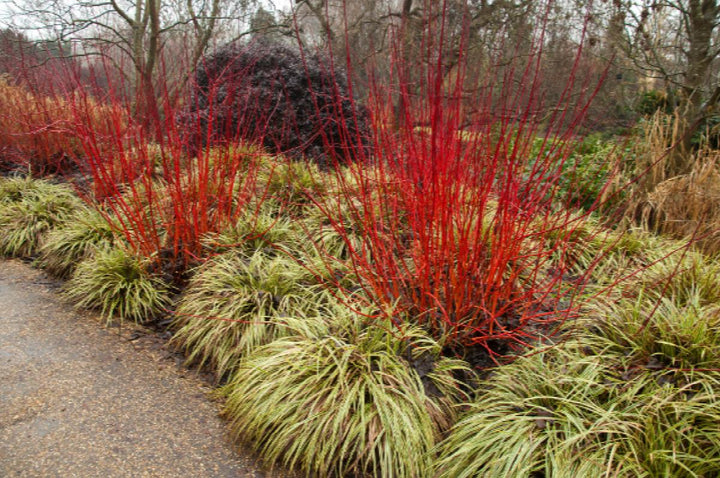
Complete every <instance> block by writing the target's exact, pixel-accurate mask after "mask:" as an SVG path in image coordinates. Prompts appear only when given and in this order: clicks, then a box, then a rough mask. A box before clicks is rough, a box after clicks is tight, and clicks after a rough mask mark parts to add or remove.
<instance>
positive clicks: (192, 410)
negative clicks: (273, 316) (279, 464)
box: [0, 260, 285, 478]
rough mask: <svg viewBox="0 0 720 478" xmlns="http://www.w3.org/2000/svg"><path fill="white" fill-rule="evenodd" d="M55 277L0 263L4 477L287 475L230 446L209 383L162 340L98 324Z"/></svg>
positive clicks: (0, 463) (0, 461) (0, 468)
mask: <svg viewBox="0 0 720 478" xmlns="http://www.w3.org/2000/svg"><path fill="white" fill-rule="evenodd" d="M59 285H60V284H59V283H58V282H56V281H54V280H52V279H51V278H49V277H47V276H46V275H45V274H44V273H43V272H41V271H38V270H34V269H32V268H31V267H30V266H28V265H27V264H24V263H22V262H20V261H6V260H3V261H0V476H3V477H20V476H22V477H51V476H58V477H72V476H78V477H83V478H85V477H87V478H90V477H109V476H110V477H185V476H187V477H257V478H265V477H267V478H270V477H279V476H285V474H283V473H282V472H280V473H270V472H269V471H266V470H263V469H262V468H261V465H260V463H259V462H258V461H257V459H256V458H255V457H254V456H253V455H252V454H251V453H249V452H248V451H247V450H243V449H240V450H238V448H237V447H235V446H234V445H232V444H231V443H230V441H229V438H228V434H227V429H226V424H225V423H224V422H223V421H222V420H221V419H220V418H219V417H218V410H219V404H218V403H216V402H213V401H212V400H211V399H210V398H208V393H209V392H210V391H211V387H210V385H209V384H208V382H207V381H203V380H201V378H200V377H198V376H197V375H196V374H195V373H194V372H191V371H189V370H187V369H185V368H184V367H183V366H182V365H181V363H182V357H179V356H177V355H176V354H174V353H173V352H171V351H169V350H168V349H167V348H166V346H165V340H164V338H163V337H161V336H159V335H158V334H156V333H153V332H152V331H149V330H147V329H144V328H141V327H139V326H135V325H127V324H126V325H124V326H123V327H121V328H105V327H103V326H102V325H101V323H100V320H99V318H98V317H95V316H93V315H91V314H84V313H78V312H76V311H73V310H72V308H71V307H70V306H68V305H66V304H63V303H62V302H60V300H59V298H58V295H57V289H58V288H59Z"/></svg>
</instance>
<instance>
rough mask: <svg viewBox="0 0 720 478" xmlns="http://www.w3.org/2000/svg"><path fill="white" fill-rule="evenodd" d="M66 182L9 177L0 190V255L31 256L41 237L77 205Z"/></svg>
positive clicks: (76, 200)
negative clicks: (58, 182) (54, 182)
mask: <svg viewBox="0 0 720 478" xmlns="http://www.w3.org/2000/svg"><path fill="white" fill-rule="evenodd" d="M80 204H81V203H80V200H79V199H78V198H77V197H76V196H75V195H74V194H73V193H72V191H71V189H70V188H69V187H68V186H65V185H58V184H53V183H50V182H47V181H43V180H28V179H24V180H23V179H12V180H6V181H3V186H2V189H0V230H2V231H3V233H2V235H0V254H2V255H4V256H11V257H13V256H14V257H31V256H33V255H34V254H35V253H36V252H37V250H38V248H39V247H40V244H41V243H42V241H43V239H44V236H45V235H46V234H47V233H48V232H49V231H50V230H52V229H53V228H54V227H56V226H58V225H59V224H61V223H63V222H64V221H66V220H67V219H68V217H69V216H70V214H71V213H72V212H73V211H74V210H76V209H77V208H78V207H80Z"/></svg>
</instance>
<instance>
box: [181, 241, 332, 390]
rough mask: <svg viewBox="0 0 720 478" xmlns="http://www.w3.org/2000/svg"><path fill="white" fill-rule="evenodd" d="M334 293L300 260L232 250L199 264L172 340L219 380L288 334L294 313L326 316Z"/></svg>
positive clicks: (189, 357)
mask: <svg viewBox="0 0 720 478" xmlns="http://www.w3.org/2000/svg"><path fill="white" fill-rule="evenodd" d="M332 299H333V297H332V296H331V295H330V294H329V293H328V292H327V291H326V290H325V289H324V288H322V287H320V286H319V285H318V284H317V281H316V280H315V277H314V276H313V275H312V274H311V273H310V272H309V271H308V270H307V269H306V268H304V267H303V266H301V265H300V264H298V263H297V262H296V261H294V260H292V259H290V258H288V257H287V256H284V255H277V254H274V253H270V254H268V252H266V251H265V250H264V249H257V250H255V251H252V252H250V253H243V252H242V250H230V251H229V252H226V253H224V254H222V255H220V256H217V257H215V258H213V259H211V260H209V261H208V262H206V263H205V264H204V265H203V266H201V267H200V268H199V269H198V270H197V271H196V272H195V274H194V276H193V278H192V279H191V280H190V283H189V284H188V287H187V289H186V291H185V293H184V295H183V297H182V299H181V300H180V303H179V305H178V308H177V310H176V312H175V320H174V323H173V326H174V327H175V328H176V329H177V331H176V332H175V335H174V336H173V339H172V340H173V342H174V343H175V344H176V345H177V346H178V347H180V348H182V349H184V350H185V351H186V352H187V353H188V360H191V361H195V362H197V363H198V364H200V365H204V364H208V365H210V367H211V368H212V370H213V371H214V372H215V374H216V376H217V377H218V379H221V378H223V377H226V376H227V374H228V373H229V372H232V371H233V370H235V368H236V367H237V363H238V361H239V359H240V358H241V357H242V356H243V355H245V354H247V353H249V352H250V351H252V350H253V349H254V348H256V347H258V346H259V345H262V344H264V343H267V342H268V341H270V340H272V339H273V338H274V337H276V336H277V335H278V334H281V333H283V332H284V330H283V328H282V326H281V324H282V322H283V321H284V320H285V318H286V317H288V316H292V315H294V314H304V315H316V314H322V313H324V311H325V310H326V308H327V307H328V304H329V303H331V302H332Z"/></svg>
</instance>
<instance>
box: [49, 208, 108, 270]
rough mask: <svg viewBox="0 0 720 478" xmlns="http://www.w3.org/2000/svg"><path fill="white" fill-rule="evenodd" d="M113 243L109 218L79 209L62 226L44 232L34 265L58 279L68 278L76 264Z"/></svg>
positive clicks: (89, 210)
mask: <svg viewBox="0 0 720 478" xmlns="http://www.w3.org/2000/svg"><path fill="white" fill-rule="evenodd" d="M114 242H115V231H114V230H113V226H112V224H111V223H110V222H109V218H108V217H107V216H103V215H102V214H100V213H99V212H97V211H96V210H95V209H91V208H90V207H80V208H79V209H78V210H77V211H76V212H75V213H74V214H73V215H72V216H70V217H69V218H68V219H67V221H66V222H65V223H64V224H62V225H60V226H58V227H56V228H55V229H53V230H52V231H51V232H50V233H48V235H47V237H46V238H45V241H44V243H43V245H42V246H41V248H40V256H39V257H38V261H37V264H38V265H40V267H42V268H43V269H45V270H47V271H48V272H50V273H51V274H53V275H55V276H57V277H59V278H61V279H68V278H70V276H71V275H72V273H73V272H74V271H75V268H76V267H77V265H78V264H79V263H80V262H82V261H83V260H85V259H88V258H90V257H92V256H93V255H94V254H95V252H96V251H98V250H99V249H105V248H109V247H111V246H112V245H113V244H114Z"/></svg>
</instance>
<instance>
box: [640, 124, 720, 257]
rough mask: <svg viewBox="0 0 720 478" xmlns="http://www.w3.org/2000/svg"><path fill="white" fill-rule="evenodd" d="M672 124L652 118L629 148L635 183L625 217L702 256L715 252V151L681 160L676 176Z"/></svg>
mask: <svg viewBox="0 0 720 478" xmlns="http://www.w3.org/2000/svg"><path fill="white" fill-rule="evenodd" d="M677 125H678V121H677V118H675V119H673V118H672V117H670V116H668V115H663V114H656V115H655V116H654V117H653V118H652V119H651V120H650V121H648V123H647V124H646V125H645V127H644V129H643V131H642V135H643V141H639V142H637V143H636V145H635V147H634V154H635V162H634V173H631V174H633V175H634V176H635V177H636V178H637V180H636V183H635V186H634V188H633V191H632V193H631V194H630V197H631V199H630V200H629V202H628V207H627V216H628V217H629V218H631V220H632V222H633V223H635V224H640V225H642V226H644V227H646V228H647V229H649V230H653V231H656V232H659V233H663V234H668V235H670V236H672V237H675V238H678V239H690V240H692V241H693V242H694V243H695V244H696V246H697V247H699V248H700V249H702V250H703V251H704V252H707V253H710V254H714V253H717V252H720V151H718V150H712V149H710V148H708V147H700V148H699V149H698V150H697V151H694V152H693V153H692V154H690V155H686V156H685V157H683V158H682V159H683V161H684V164H685V169H687V170H688V171H689V172H687V173H685V174H678V173H677V171H678V164H677V155H676V154H674V153H675V152H674V151H673V149H672V147H673V145H676V144H677V142H678V140H679V139H680V138H679V128H678V126H677Z"/></svg>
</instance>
